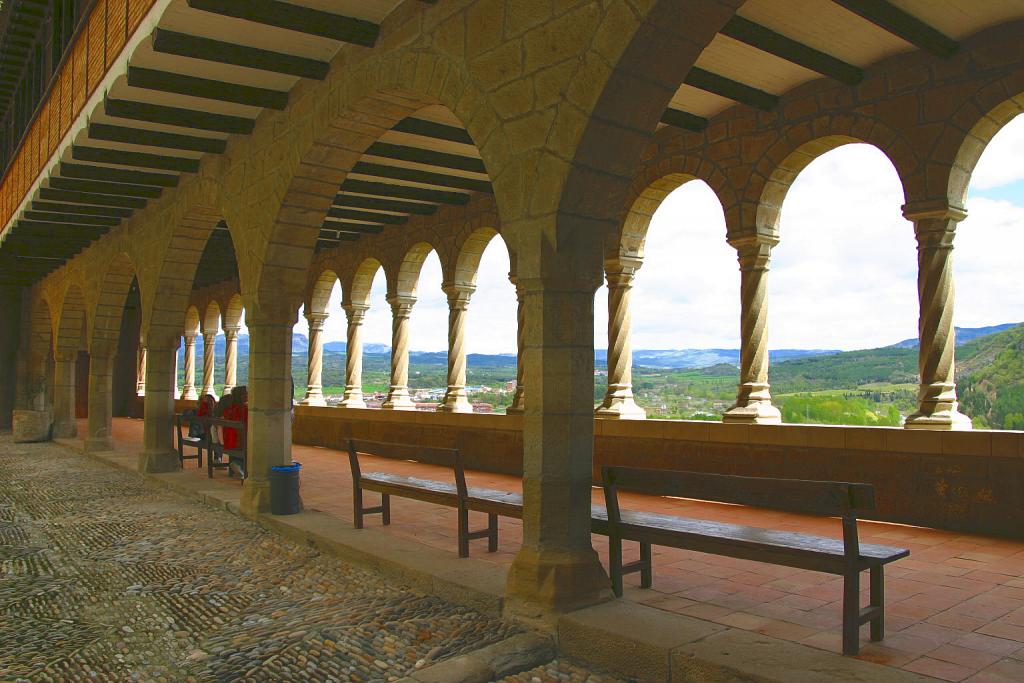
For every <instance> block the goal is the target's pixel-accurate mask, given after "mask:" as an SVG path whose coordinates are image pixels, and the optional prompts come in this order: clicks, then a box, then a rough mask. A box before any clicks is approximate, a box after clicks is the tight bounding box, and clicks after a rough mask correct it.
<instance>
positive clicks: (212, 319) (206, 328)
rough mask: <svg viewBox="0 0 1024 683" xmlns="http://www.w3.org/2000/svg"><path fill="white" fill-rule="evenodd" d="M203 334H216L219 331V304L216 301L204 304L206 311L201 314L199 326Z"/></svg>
mask: <svg viewBox="0 0 1024 683" xmlns="http://www.w3.org/2000/svg"><path fill="white" fill-rule="evenodd" d="M200 327H201V329H202V330H203V334H210V333H211V332H212V333H213V334H217V331H218V330H219V329H220V304H218V303H217V302H216V301H210V303H208V304H206V310H205V311H204V312H203V319H202V324H201V326H200Z"/></svg>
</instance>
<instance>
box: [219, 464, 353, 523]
mask: <svg viewBox="0 0 1024 683" xmlns="http://www.w3.org/2000/svg"><path fill="white" fill-rule="evenodd" d="M228 472H229V473H230V472H231V468H230V467H229V468H228ZM352 526H353V527H355V528H356V529H362V528H363V490H362V489H361V488H359V487H358V486H357V487H355V488H354V489H353V490H352Z"/></svg>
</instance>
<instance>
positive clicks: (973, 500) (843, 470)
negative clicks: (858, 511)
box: [292, 406, 1024, 538]
mask: <svg viewBox="0 0 1024 683" xmlns="http://www.w3.org/2000/svg"><path fill="white" fill-rule="evenodd" d="M292 437H293V440H294V441H295V443H299V444H304V445H312V446H326V447H328V448H338V449H344V447H345V440H346V439H348V438H350V437H358V438H363V439H375V440H381V441H398V442H407V443H419V444H423V445H424V446H442V447H458V448H459V449H460V450H461V451H462V453H463V455H464V457H465V460H466V465H467V467H469V468H471V469H478V470H483V471H487V472H498V473H502V474H513V475H521V474H522V418H521V417H519V416H514V415H475V414H447V413H429V412H401V413H394V412H389V411H378V410H350V409H345V408H316V407H305V406H299V407H297V408H296V411H295V424H294V427H293V433H292ZM1022 444H1024V433H1022V432H996V431H982V430H976V431H972V432H928V431H909V430H903V429H899V428H886V427H841V426H825V425H790V424H786V425H743V424H724V423H718V422H691V421H676V420H643V421H640V420H633V421H610V420H597V421H595V444H594V475H595V476H594V482H595V483H597V482H598V481H599V474H600V468H601V466H602V465H607V464H619V465H624V464H631V465H636V466H639V467H653V468H664V469H682V470H697V471H704V472H718V473H727V474H740V475H748V476H765V477H790V478H799V479H827V480H840V481H863V482H869V483H872V484H874V485H875V486H876V487H877V499H878V512H877V515H876V517H877V519H880V520H884V521H890V522H900V523H904V524H915V525H920V526H929V527H936V528H942V529H951V530H957V531H964V532H971V533H982V534H992V535H998V536H1011V537H1017V538H1020V537H1022V536H1024V509H1021V507H1020V505H1019V501H1020V500H1021V497H1022V495H1024V447H1022Z"/></svg>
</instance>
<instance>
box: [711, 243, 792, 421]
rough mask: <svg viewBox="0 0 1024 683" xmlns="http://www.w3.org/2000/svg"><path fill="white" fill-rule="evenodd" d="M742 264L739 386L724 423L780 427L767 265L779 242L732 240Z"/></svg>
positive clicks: (724, 416) (780, 418) (780, 416)
mask: <svg viewBox="0 0 1024 683" xmlns="http://www.w3.org/2000/svg"><path fill="white" fill-rule="evenodd" d="M729 243H730V244H731V245H732V246H733V247H735V249H736V251H737V252H738V254H739V259H738V260H739V263H740V384H739V388H738V390H737V392H736V404H735V405H734V406H733V407H732V408H730V409H729V410H727V411H726V412H725V414H724V415H723V416H722V420H723V422H745V423H748V424H778V423H780V422H782V415H781V414H780V413H779V409H778V408H776V407H775V406H773V405H772V395H771V392H770V391H769V384H768V263H769V261H770V260H771V254H772V247H773V246H775V245H776V244H778V239H777V238H774V237H766V236H764V235H752V236H743V237H735V238H732V239H730V240H729Z"/></svg>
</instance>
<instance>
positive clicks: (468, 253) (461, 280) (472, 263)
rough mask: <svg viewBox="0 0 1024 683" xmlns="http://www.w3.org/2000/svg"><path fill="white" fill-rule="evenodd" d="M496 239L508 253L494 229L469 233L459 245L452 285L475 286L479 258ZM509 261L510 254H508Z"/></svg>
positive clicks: (479, 229)
mask: <svg viewBox="0 0 1024 683" xmlns="http://www.w3.org/2000/svg"><path fill="white" fill-rule="evenodd" d="M495 237H498V238H499V239H500V240H501V243H502V244H503V245H504V246H505V251H506V252H510V250H509V248H508V244H506V243H505V239H504V238H503V237H501V233H500V232H498V231H497V230H495V229H494V228H488V227H483V228H477V229H476V230H474V231H473V232H471V233H470V234H469V235H468V236H467V237H466V239H465V240H464V241H463V242H462V244H460V245H459V248H458V255H457V256H456V259H455V272H454V274H453V278H454V280H455V282H454V284H459V285H470V286H473V287H475V286H476V278H477V273H478V272H479V269H480V258H481V257H482V256H483V255H484V251H485V250H486V249H487V247H488V245H490V243H491V240H493V239H494V238H495ZM509 260H510V261H511V253H510V254H509Z"/></svg>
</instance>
